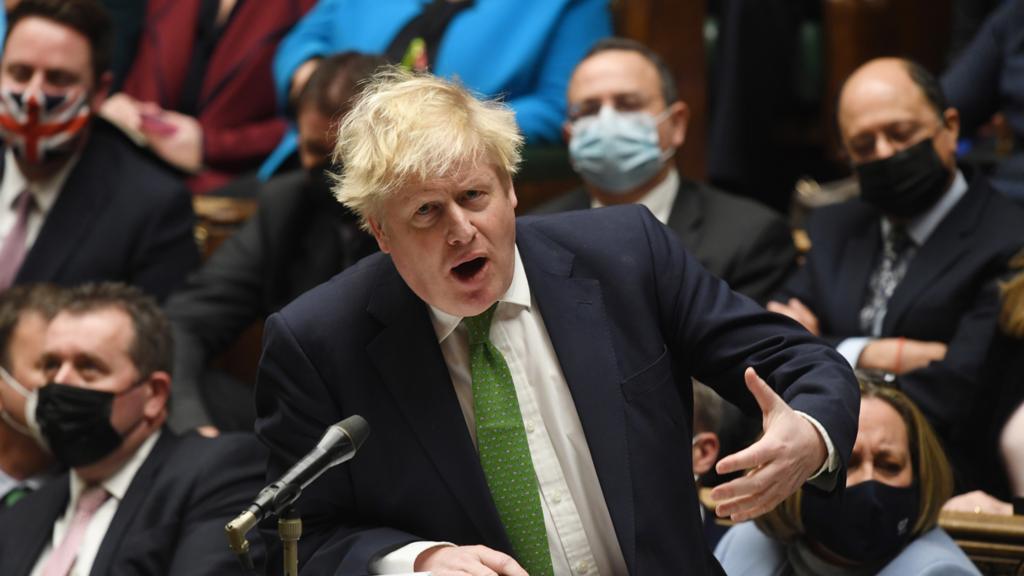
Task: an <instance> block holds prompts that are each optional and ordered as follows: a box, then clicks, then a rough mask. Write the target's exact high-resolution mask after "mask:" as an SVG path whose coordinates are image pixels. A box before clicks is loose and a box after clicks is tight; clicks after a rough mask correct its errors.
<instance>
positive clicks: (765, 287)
mask: <svg viewBox="0 0 1024 576" xmlns="http://www.w3.org/2000/svg"><path fill="white" fill-rule="evenodd" d="M568 103H569V121H568V122H566V124H565V134H566V137H567V138H568V140H569V154H570V157H571V159H572V163H573V167H574V168H575V170H576V172H578V173H579V175H580V176H581V177H582V178H583V182H584V187H583V188H582V189H579V190H574V191H572V192H569V193H568V194H566V195H565V196H562V197H560V198H557V199H555V200H552V201H551V202H549V203H547V204H545V205H543V206H542V207H541V208H540V209H539V210H538V211H539V212H555V211H563V210H582V209H584V208H588V207H597V206H611V205H615V204H625V203H628V202H636V203H640V204H643V205H645V206H647V207H648V208H649V209H650V210H651V212H652V213H653V214H654V215H655V216H656V217H657V218H658V220H660V221H661V222H662V223H663V224H667V225H668V227H669V228H671V229H673V230H675V232H676V233H677V234H678V235H679V238H680V240H682V242H683V246H685V247H686V249H687V250H689V251H690V253H691V254H693V255H694V256H695V257H696V258H697V260H698V261H700V263H701V264H703V265H704V267H705V268H707V269H708V271H710V272H711V273H712V274H714V275H716V276H718V277H719V278H721V279H723V280H725V281H726V282H728V283H729V286H730V287H731V288H732V289H733V290H736V291H737V292H740V293H741V294H746V295H747V296H750V297H751V298H753V299H754V300H756V301H757V302H759V303H761V304H763V303H764V302H765V301H766V300H767V299H768V297H769V296H771V295H772V293H773V292H774V291H775V290H776V289H777V288H778V287H779V285H780V284H781V283H782V281H783V280H784V279H785V278H786V275H787V274H788V273H789V271H790V269H791V268H792V267H793V265H794V264H795V262H796V260H795V258H796V250H795V249H794V247H793V240H792V236H791V234H790V231H789V227H788V226H787V225H786V223H785V221H784V220H783V219H782V218H781V217H780V216H779V215H778V214H776V213H775V212H773V211H771V210H770V209H768V208H766V207H764V206H762V205H761V204H758V203H756V202H753V201H751V200H747V199H745V198H739V197H736V196H732V195H730V194H727V193H725V192H722V191H721V190H716V189H714V188H711V187H710V186H708V185H706V184H702V183H699V182H695V181H693V180H689V179H686V178H682V177H680V175H679V171H678V170H677V169H676V166H675V162H674V161H673V157H674V156H675V154H676V151H677V150H679V148H680V147H682V145H683V142H684V140H685V139H686V126H687V124H688V123H689V120H690V112H689V108H687V106H686V103H685V102H683V101H682V100H680V99H679V93H678V92H677V90H676V83H675V79H674V78H673V77H672V73H671V71H670V70H669V69H668V67H667V66H665V64H664V62H663V61H662V60H661V58H660V57H659V56H658V55H657V54H655V53H654V52H653V51H651V50H650V49H649V48H647V47H646V46H644V45H642V44H640V43H638V42H635V41H633V40H627V39H624V38H608V39H605V40H602V41H600V42H598V43H597V44H596V45H595V46H594V48H592V49H591V50H590V53H589V54H588V55H587V56H586V57H585V58H584V59H583V60H582V61H581V62H580V63H579V64H578V65H577V66H576V69H575V71H573V74H572V79H571V80H570V82H569V91H568Z"/></svg>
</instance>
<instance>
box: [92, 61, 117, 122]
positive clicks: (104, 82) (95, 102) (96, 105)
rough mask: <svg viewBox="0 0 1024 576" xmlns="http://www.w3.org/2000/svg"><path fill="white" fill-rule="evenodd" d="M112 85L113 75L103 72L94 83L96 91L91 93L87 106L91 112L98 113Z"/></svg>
mask: <svg viewBox="0 0 1024 576" xmlns="http://www.w3.org/2000/svg"><path fill="white" fill-rule="evenodd" d="M113 85H114V74H113V73H112V72H110V71H107V72H104V73H103V74H101V75H100V77H99V80H98V81H97V82H96V89H95V90H93V93H92V101H91V102H89V106H90V107H92V111H93V112H94V113H95V112H99V109H100V107H101V106H103V103H104V102H106V100H107V96H109V95H110V88H111V87H113Z"/></svg>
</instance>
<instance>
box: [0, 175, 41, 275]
mask: <svg viewBox="0 0 1024 576" xmlns="http://www.w3.org/2000/svg"><path fill="white" fill-rule="evenodd" d="M34 206H35V201H34V199H33V197H32V193H31V192H29V191H28V190H23V191H22V192H21V194H19V195H18V197H17V198H15V199H14V211H15V213H16V214H17V220H15V222H14V227H13V228H11V231H10V232H8V233H7V239H6V240H4V246H3V248H2V249H0V290H4V289H7V288H9V287H10V286H11V284H13V283H14V278H15V276H17V275H18V269H19V268H21V263H22V261H23V260H25V241H26V240H27V239H28V217H29V216H30V215H31V214H32V208H33V207H34Z"/></svg>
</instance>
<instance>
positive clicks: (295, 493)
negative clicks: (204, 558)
mask: <svg viewBox="0 0 1024 576" xmlns="http://www.w3.org/2000/svg"><path fill="white" fill-rule="evenodd" d="M369 435H370V425H369V424H368V423H367V422H366V419H365V418H363V417H362V416H358V415H355V416H349V417H348V418H345V419H344V420H342V421H341V422H338V423H336V424H333V425H331V426H330V427H328V428H327V431H326V432H324V435H323V437H321V438H320V441H319V442H317V444H316V447H314V448H313V449H312V450H311V451H310V452H309V453H308V454H306V455H305V456H304V457H303V458H302V460H299V461H298V462H297V463H296V464H295V465H294V466H292V467H291V469H289V470H288V472H286V473H285V474H284V476H282V477H281V479H280V480H277V481H276V482H273V483H271V484H270V485H269V486H267V487H266V488H264V489H263V490H260V493H259V494H258V495H257V496H256V499H255V500H253V503H252V504H250V505H249V507H248V508H247V509H246V510H245V511H243V512H242V513H241V514H239V515H238V516H237V517H236V518H235V519H234V520H232V521H231V522H229V523H228V525H227V526H225V531H227V534H228V541H229V543H230V546H231V549H232V550H234V551H235V553H236V554H238V555H239V558H240V559H241V560H242V562H243V564H246V560H247V559H248V558H247V556H248V550H249V543H248V542H247V541H246V540H245V534H246V533H247V532H248V531H249V530H251V529H252V527H253V526H255V525H256V523H258V522H259V521H261V520H263V519H264V518H266V517H267V516H270V515H275V516H280V515H281V513H283V512H284V511H285V510H286V509H287V508H288V507H289V506H291V505H292V504H294V503H295V501H296V500H298V499H299V496H301V495H302V491H303V490H304V489H305V488H306V487H307V486H309V485H310V484H311V483H312V482H313V481H314V480H316V479H317V478H319V477H320V475H321V474H323V473H324V472H326V471H327V470H328V469H330V468H333V467H334V466H337V465H338V464H341V463H343V462H347V461H349V460H351V459H352V457H353V456H355V454H356V450H358V449H359V447H360V446H362V445H363V442H365V441H366V438H367V436H369ZM247 567H248V566H247Z"/></svg>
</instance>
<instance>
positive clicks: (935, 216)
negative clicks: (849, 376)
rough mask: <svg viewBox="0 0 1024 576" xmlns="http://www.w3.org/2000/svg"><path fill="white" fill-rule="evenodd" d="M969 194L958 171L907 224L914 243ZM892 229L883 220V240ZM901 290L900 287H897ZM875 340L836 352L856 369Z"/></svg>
mask: <svg viewBox="0 0 1024 576" xmlns="http://www.w3.org/2000/svg"><path fill="white" fill-rule="evenodd" d="M964 194H967V179H966V178H964V174H963V172H961V171H959V170H957V171H956V176H955V177H954V178H953V184H952V185H950V187H949V190H946V192H945V193H944V194H943V195H942V197H941V198H939V201H938V202H936V203H935V205H934V206H932V207H931V208H929V209H928V211H927V212H925V213H924V214H921V215H920V216H917V217H915V218H914V219H913V220H911V221H910V222H909V223H907V235H908V236H910V239H911V240H913V241H914V244H915V245H916V246H918V247H921V246H924V244H925V242H927V241H928V239H929V238H931V236H932V233H933V232H935V229H936V228H938V227H939V224H941V223H942V221H943V220H945V219H946V216H947V215H949V213H950V211H952V210H953V207H954V206H956V205H957V203H958V202H960V199H961V198H963V197H964ZM890 228H892V223H891V222H889V220H888V219H887V218H885V217H883V218H882V238H885V237H886V236H887V235H888V234H889V229H890ZM897 289H899V286H897ZM872 340H873V338H870V337H868V336H857V337H854V338H846V339H845V340H843V341H842V342H840V343H839V345H838V346H837V347H836V351H837V352H839V354H841V355H842V357H843V358H846V361H847V362H849V363H850V366H852V367H854V368H856V367H857V362H859V361H860V355H861V353H862V352H864V348H866V347H867V345H868V344H870V343H871V341H872Z"/></svg>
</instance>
